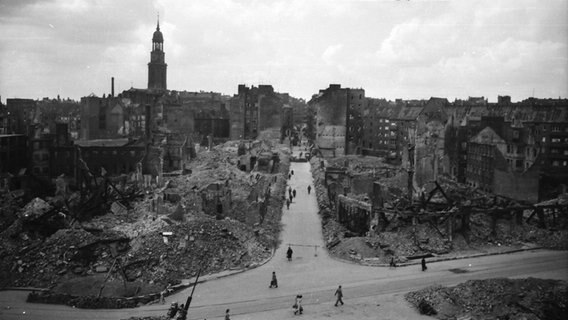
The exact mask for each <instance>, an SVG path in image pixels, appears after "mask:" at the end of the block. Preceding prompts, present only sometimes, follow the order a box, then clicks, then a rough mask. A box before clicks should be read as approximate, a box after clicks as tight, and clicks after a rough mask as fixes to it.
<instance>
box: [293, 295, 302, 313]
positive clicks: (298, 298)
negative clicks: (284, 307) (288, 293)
mask: <svg viewBox="0 0 568 320" xmlns="http://www.w3.org/2000/svg"><path fill="white" fill-rule="evenodd" d="M292 308H294V314H298V313H299V314H302V313H303V312H304V307H302V295H301V294H298V295H296V301H294V305H293V306H292Z"/></svg>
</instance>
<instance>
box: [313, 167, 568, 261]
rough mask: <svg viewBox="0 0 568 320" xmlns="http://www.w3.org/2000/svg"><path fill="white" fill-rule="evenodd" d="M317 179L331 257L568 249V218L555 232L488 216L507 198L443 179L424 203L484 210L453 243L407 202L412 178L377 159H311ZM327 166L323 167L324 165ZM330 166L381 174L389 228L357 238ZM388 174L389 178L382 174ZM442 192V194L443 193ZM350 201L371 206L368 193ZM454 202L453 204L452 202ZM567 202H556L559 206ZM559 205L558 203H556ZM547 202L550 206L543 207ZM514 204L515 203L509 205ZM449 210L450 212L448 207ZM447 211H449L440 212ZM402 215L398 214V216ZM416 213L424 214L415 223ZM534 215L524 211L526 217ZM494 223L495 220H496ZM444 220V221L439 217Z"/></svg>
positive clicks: (442, 227)
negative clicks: (339, 204)
mask: <svg viewBox="0 0 568 320" xmlns="http://www.w3.org/2000/svg"><path fill="white" fill-rule="evenodd" d="M311 164H312V175H313V178H314V185H315V190H316V196H317V200H318V205H319V209H320V215H321V217H322V226H323V234H324V239H325V241H326V243H327V247H328V249H329V250H330V252H331V254H333V255H335V256H337V257H340V258H343V259H347V260H365V261H367V262H369V261H371V262H370V263H375V262H377V263H388V262H389V261H390V259H391V257H394V258H395V260H397V261H398V262H404V261H406V260H407V258H412V257H413V256H420V255H427V254H435V255H442V254H448V253H452V252H459V251H471V250H483V251H485V250H486V249H488V248H497V247H501V246H503V247H510V248H522V247H525V246H527V245H533V246H543V247H546V248H552V249H562V250H566V249H568V230H566V228H565V226H566V225H568V224H567V222H568V221H567V219H566V217H565V216H564V215H562V214H557V215H556V216H555V218H554V220H552V219H550V221H549V222H547V224H548V225H549V226H554V227H553V228H540V227H539V226H538V222H537V221H536V220H537V219H536V218H535V219H533V221H532V222H531V223H522V224H517V223H515V222H514V221H511V219H509V218H507V219H505V218H501V217H500V216H499V215H491V214H488V213H485V212H483V210H484V208H485V209H487V210H491V209H492V208H496V207H505V208H506V207H508V206H509V204H508V202H507V201H509V200H506V199H499V198H497V197H495V196H493V195H491V194H486V193H484V192H482V191H480V190H477V189H473V188H471V187H468V186H463V185H460V184H458V183H456V182H453V181H451V180H448V179H443V178H441V179H440V181H438V182H437V183H436V184H433V185H432V187H433V189H432V191H431V192H425V195H424V196H423V199H422V200H421V201H424V202H426V199H428V202H429V203H430V204H433V206H437V207H438V208H444V207H445V208H446V210H448V212H451V210H458V209H457V207H455V205H456V204H457V203H458V202H459V203H462V204H465V205H466V206H468V205H469V206H475V207H478V208H481V209H480V210H481V212H472V213H471V215H470V218H469V221H470V223H469V229H466V228H463V227H462V226H461V225H460V224H459V223H457V224H456V226H455V227H454V228H455V230H453V231H454V232H453V233H454V234H453V237H452V238H451V240H450V237H449V236H448V234H447V232H448V230H447V223H446V224H442V225H437V226H436V222H435V221H436V220H433V218H432V215H430V216H428V215H426V214H424V215H422V211H420V209H416V207H412V206H418V208H421V207H420V206H421V205H422V204H420V201H418V202H416V201H415V203H413V204H412V205H411V204H410V203H409V201H408V198H407V194H408V193H407V191H406V188H407V184H408V182H407V181H408V174H407V173H406V172H404V171H400V169H396V168H391V166H390V165H388V164H383V163H381V161H380V160H377V158H373V157H358V156H347V157H339V158H334V159H330V160H329V161H328V162H326V161H325V160H322V159H320V158H312V159H311ZM322 164H323V165H322ZM324 165H325V166H329V167H332V166H333V167H341V168H346V169H347V173H348V175H350V177H354V176H358V175H360V174H367V175H368V174H376V173H377V172H380V173H379V175H380V176H381V177H380V179H378V181H379V182H380V183H381V185H382V186H385V187H387V188H388V190H387V192H386V193H387V194H388V196H387V198H385V199H384V200H385V208H386V210H385V213H384V214H385V218H386V220H387V221H388V224H387V225H384V224H383V225H382V229H381V230H380V231H377V232H373V231H369V232H368V233H367V234H366V235H365V236H360V237H359V236H356V234H353V233H352V232H350V231H349V230H347V228H346V227H344V226H343V225H341V224H340V223H339V222H337V217H336V211H335V210H336V209H335V208H334V204H332V203H330V201H329V199H328V191H327V189H326V188H325V167H324ZM383 175H384V176H383ZM439 190H442V191H439ZM347 197H348V198H350V199H355V200H359V201H363V202H370V199H369V195H368V194H367V193H360V194H355V193H349V194H348V195H347ZM446 197H448V198H450V199H452V201H454V202H452V203H450V202H449V201H448V198H446ZM561 200H562V199H560V198H559V199H557V200H555V201H556V202H559V201H561ZM556 202H555V203H556ZM543 204H546V203H543ZM510 205H512V204H510ZM448 208H450V209H448ZM435 210H442V211H443V210H444V209H435ZM397 212H398V213H397ZM412 212H419V213H418V214H417V215H416V218H417V219H416V220H414V221H413V219H412ZM454 212H455V211H454ZM530 214H531V212H530V211H527V212H525V216H524V218H525V219H526V218H527V217H528V215H530ZM493 219H495V221H492V220H493ZM440 220H443V219H440ZM369 259H371V260H369Z"/></svg>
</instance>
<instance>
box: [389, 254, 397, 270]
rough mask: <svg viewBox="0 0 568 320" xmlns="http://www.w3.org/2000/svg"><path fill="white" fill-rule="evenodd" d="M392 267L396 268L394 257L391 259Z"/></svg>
mask: <svg viewBox="0 0 568 320" xmlns="http://www.w3.org/2000/svg"><path fill="white" fill-rule="evenodd" d="M390 267H391V268H396V262H394V257H392V258H391V262H390Z"/></svg>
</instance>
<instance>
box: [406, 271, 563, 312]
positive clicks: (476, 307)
mask: <svg viewBox="0 0 568 320" xmlns="http://www.w3.org/2000/svg"><path fill="white" fill-rule="evenodd" d="M405 297H406V300H408V301H409V302H410V303H411V304H413V305H414V306H415V307H416V308H417V309H418V310H419V311H420V313H422V314H427V315H431V316H434V317H436V318H438V319H472V320H475V319H527V320H532V319H535V320H536V319H552V320H554V319H564V317H565V316H566V314H568V283H567V282H565V281H558V280H546V279H535V278H527V279H506V278H497V279H488V280H470V281H467V282H465V283H461V284H459V285H457V286H455V287H442V286H432V287H428V288H425V289H422V290H419V291H414V292H409V293H407V294H406V295H405Z"/></svg>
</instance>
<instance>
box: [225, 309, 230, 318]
mask: <svg viewBox="0 0 568 320" xmlns="http://www.w3.org/2000/svg"><path fill="white" fill-rule="evenodd" d="M229 311H230V310H229V309H227V311H225V320H231V315H230V314H229Z"/></svg>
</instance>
